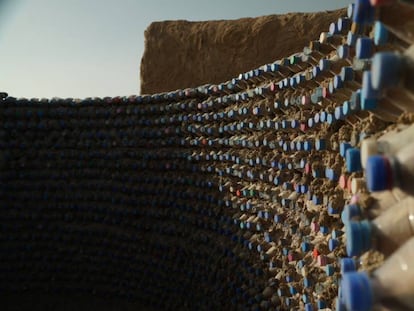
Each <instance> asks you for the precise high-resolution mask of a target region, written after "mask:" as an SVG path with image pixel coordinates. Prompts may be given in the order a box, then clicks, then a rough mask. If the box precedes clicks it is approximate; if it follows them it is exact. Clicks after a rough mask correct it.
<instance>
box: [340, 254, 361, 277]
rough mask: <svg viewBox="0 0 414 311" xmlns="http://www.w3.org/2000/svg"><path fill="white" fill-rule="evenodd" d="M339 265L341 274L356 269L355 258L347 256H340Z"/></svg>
mask: <svg viewBox="0 0 414 311" xmlns="http://www.w3.org/2000/svg"><path fill="white" fill-rule="evenodd" d="M340 266H341V274H344V273H345V272H352V271H356V269H357V266H356V262H355V260H354V259H352V258H347V257H345V258H341V261H340Z"/></svg>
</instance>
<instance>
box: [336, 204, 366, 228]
mask: <svg viewBox="0 0 414 311" xmlns="http://www.w3.org/2000/svg"><path fill="white" fill-rule="evenodd" d="M361 214H362V213H361V208H360V207H359V206H358V205H356V204H347V205H345V206H344V209H343V211H342V213H341V220H342V223H343V224H347V223H348V222H349V221H351V220H352V219H353V218H354V217H360V216H361Z"/></svg>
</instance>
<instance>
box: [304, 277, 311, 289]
mask: <svg viewBox="0 0 414 311" xmlns="http://www.w3.org/2000/svg"><path fill="white" fill-rule="evenodd" d="M303 286H305V287H306V288H309V287H311V286H312V282H311V280H310V279H309V278H307V277H305V278H303Z"/></svg>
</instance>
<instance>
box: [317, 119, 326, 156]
mask: <svg viewBox="0 0 414 311" xmlns="http://www.w3.org/2000/svg"><path fill="white" fill-rule="evenodd" d="M322 122H323V121H322ZM315 149H316V150H318V151H319V150H326V140H325V139H323V138H318V139H316V141H315Z"/></svg>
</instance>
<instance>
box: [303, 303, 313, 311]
mask: <svg viewBox="0 0 414 311" xmlns="http://www.w3.org/2000/svg"><path fill="white" fill-rule="evenodd" d="M305 311H313V306H312V304H311V303H309V302H308V303H306V304H305Z"/></svg>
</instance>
